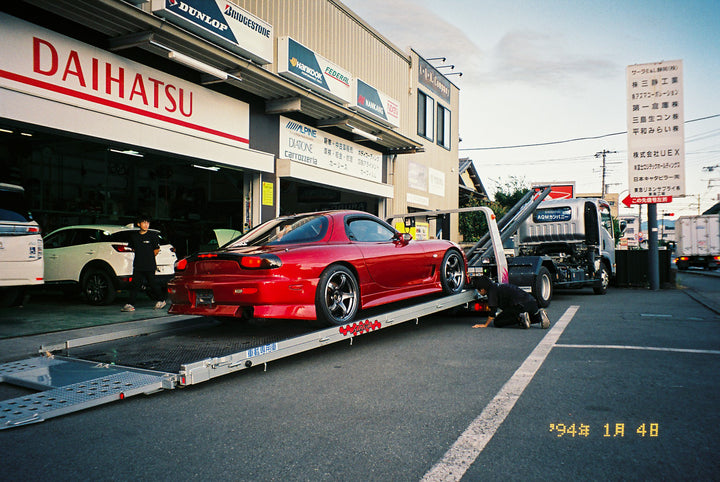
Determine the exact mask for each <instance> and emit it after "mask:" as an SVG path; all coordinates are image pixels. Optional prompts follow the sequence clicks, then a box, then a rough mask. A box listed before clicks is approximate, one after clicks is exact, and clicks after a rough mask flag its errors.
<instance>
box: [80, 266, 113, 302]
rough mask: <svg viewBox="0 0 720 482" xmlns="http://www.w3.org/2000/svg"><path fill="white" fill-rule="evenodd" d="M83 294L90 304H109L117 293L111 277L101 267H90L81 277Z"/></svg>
mask: <svg viewBox="0 0 720 482" xmlns="http://www.w3.org/2000/svg"><path fill="white" fill-rule="evenodd" d="M81 289H82V293H83V296H85V299H86V300H87V302H88V303H90V304H91V305H109V304H110V303H112V302H113V301H115V296H116V295H117V293H116V291H115V285H114V284H113V280H112V277H111V276H110V275H109V274H108V273H107V271H104V270H102V269H91V270H90V271H88V272H87V274H85V276H84V277H83V279H82V284H81Z"/></svg>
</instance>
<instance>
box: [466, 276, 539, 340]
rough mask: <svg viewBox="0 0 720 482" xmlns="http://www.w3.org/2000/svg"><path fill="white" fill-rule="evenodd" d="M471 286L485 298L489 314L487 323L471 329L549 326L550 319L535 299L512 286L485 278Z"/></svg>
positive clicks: (481, 277)
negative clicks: (490, 326) (534, 324)
mask: <svg viewBox="0 0 720 482" xmlns="http://www.w3.org/2000/svg"><path fill="white" fill-rule="evenodd" d="M473 285H474V287H475V289H477V290H478V291H479V292H480V294H481V295H483V296H487V299H488V308H489V309H490V314H489V315H488V319H487V321H486V322H485V323H484V324H483V323H478V324H476V325H473V328H487V327H488V326H489V325H490V323H494V324H495V326H497V327H503V326H511V325H520V326H522V327H523V328H530V325H531V324H533V323H539V324H540V326H542V327H543V328H548V327H549V326H550V319H549V318H548V315H547V313H546V312H545V310H543V309H542V308H540V307H538V304H537V301H536V300H535V298H534V297H533V296H532V295H531V294H530V293H527V292H526V291H524V290H522V289H520V288H518V287H517V286H515V285H512V284H497V283H494V282H493V280H491V279H490V278H488V277H487V276H479V277H478V278H475V279H474V280H473Z"/></svg>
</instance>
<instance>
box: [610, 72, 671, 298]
mask: <svg viewBox="0 0 720 482" xmlns="http://www.w3.org/2000/svg"><path fill="white" fill-rule="evenodd" d="M626 77H627V125H628V189H629V194H628V198H626V199H625V200H623V202H624V203H625V204H626V205H632V204H647V205H648V211H647V212H648V256H649V259H648V262H649V270H648V276H649V278H650V279H649V281H650V289H651V290H657V289H659V288H660V277H659V269H658V230H657V204H658V203H668V202H672V198H673V196H675V197H678V196H684V195H685V132H684V120H685V119H684V114H683V112H684V108H683V87H682V60H674V61H669V62H656V63H651V64H638V65H630V66H628V67H627V71H626Z"/></svg>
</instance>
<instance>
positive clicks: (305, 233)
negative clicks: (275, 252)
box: [228, 214, 328, 248]
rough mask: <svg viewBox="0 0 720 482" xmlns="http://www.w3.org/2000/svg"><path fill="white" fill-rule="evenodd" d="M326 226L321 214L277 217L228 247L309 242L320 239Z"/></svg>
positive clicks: (325, 220) (325, 219) (326, 221)
mask: <svg viewBox="0 0 720 482" xmlns="http://www.w3.org/2000/svg"><path fill="white" fill-rule="evenodd" d="M327 228H328V220H327V218H326V217H325V216H322V215H317V214H306V215H300V216H292V217H286V218H278V219H273V220H272V221H268V222H267V223H264V224H261V225H260V226H258V227H257V228H255V229H253V230H252V231H250V232H248V233H247V234H246V235H245V236H243V237H241V238H239V239H237V240H236V241H235V242H233V243H231V244H229V245H228V247H229V248H233V247H237V246H267V245H276V244H293V243H310V242H313V241H319V240H320V239H322V238H323V237H324V236H325V233H326V232H327Z"/></svg>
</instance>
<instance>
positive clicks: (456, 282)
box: [440, 249, 467, 295]
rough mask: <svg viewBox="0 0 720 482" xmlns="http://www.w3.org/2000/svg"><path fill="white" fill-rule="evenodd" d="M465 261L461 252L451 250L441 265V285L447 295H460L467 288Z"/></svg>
mask: <svg viewBox="0 0 720 482" xmlns="http://www.w3.org/2000/svg"><path fill="white" fill-rule="evenodd" d="M466 271H467V270H466V269H465V260H464V259H463V257H462V255H461V254H460V252H458V251H457V250H455V249H450V250H448V251H447V252H446V253H445V256H444V257H443V260H442V264H441V265H440V283H441V284H442V289H443V292H444V293H445V294H448V295H454V294H457V293H460V292H461V291H462V290H463V288H464V287H465V273H466Z"/></svg>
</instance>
